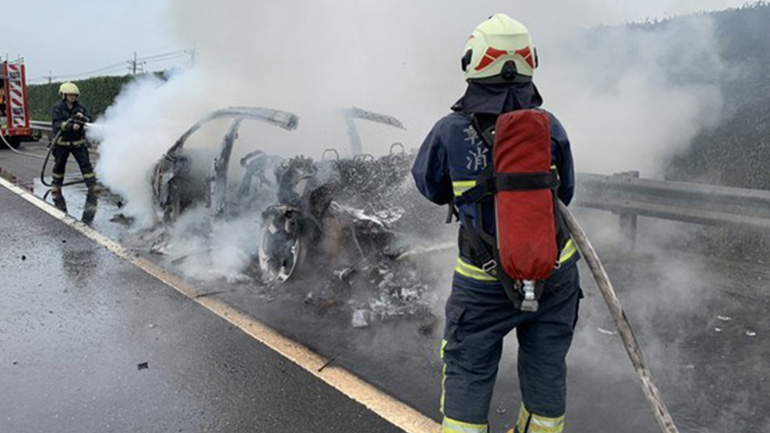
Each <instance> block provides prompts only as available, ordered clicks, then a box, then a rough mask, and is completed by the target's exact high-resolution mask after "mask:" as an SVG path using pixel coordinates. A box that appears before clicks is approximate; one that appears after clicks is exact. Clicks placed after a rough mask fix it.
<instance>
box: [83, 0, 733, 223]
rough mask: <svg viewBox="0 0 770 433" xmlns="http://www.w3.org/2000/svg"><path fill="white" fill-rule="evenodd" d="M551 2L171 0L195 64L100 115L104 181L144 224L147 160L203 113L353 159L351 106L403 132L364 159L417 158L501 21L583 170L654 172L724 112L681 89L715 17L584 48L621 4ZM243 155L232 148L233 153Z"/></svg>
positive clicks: (708, 68)
mask: <svg viewBox="0 0 770 433" xmlns="http://www.w3.org/2000/svg"><path fill="white" fill-rule="evenodd" d="M557 3H558V4H557V5H549V6H548V7H547V8H546V7H544V6H540V5H537V6H535V5H529V6H523V7H519V8H517V10H513V9H512V8H511V7H510V5H509V4H508V3H507V2H503V1H487V2H474V3H473V4H472V5H471V4H462V3H457V4H453V3H450V4H447V3H446V2H441V3H439V2H437V1H436V0H434V1H429V2H420V3H419V4H413V3H410V4H408V5H407V4H406V3H405V2H374V1H364V2H356V3H346V4H341V3H339V2H332V1H328V0H327V1H313V2H309V1H291V2H284V3H280V4H278V3H269V4H265V2H247V1H228V2H221V3H219V4H218V5H217V7H216V8H211V7H209V6H210V4H209V3H206V2H204V1H201V0H196V1H184V2H182V1H169V2H168V5H167V11H166V12H167V17H168V20H169V22H170V23H171V25H172V31H173V33H174V34H175V35H176V36H177V37H178V38H179V41H180V43H183V44H188V43H189V42H190V41H196V43H197V47H198V53H199V54H198V56H197V63H196V67H195V68H194V69H191V70H184V71H179V72H178V73H176V74H174V75H172V76H171V77H170V78H169V80H168V81H166V82H162V81H161V80H159V79H155V78H146V79H143V80H140V81H139V82H137V83H135V84H133V85H131V86H129V87H128V88H126V89H125V90H124V92H123V93H122V94H121V96H120V97H119V98H118V100H117V101H116V102H115V104H114V105H113V106H112V107H111V108H110V110H109V111H108V112H107V113H106V114H105V116H104V118H102V119H100V123H102V124H103V125H104V127H105V128H104V129H105V132H104V134H102V136H101V137H99V138H100V139H101V141H102V145H101V149H100V150H101V158H100V164H99V167H98V174H99V176H100V178H101V179H102V180H103V182H104V183H105V184H106V185H107V186H109V187H110V188H112V189H114V190H115V191H117V192H119V193H120V194H122V195H124V196H125V198H126V199H127V201H128V206H129V207H128V209H127V211H128V213H130V214H132V215H134V216H138V217H140V221H142V222H144V223H149V222H151V221H152V220H153V215H152V212H151V206H150V204H151V195H150V188H149V178H150V170H151V169H152V166H153V165H154V163H155V162H156V161H158V159H159V158H160V156H161V155H162V154H163V152H164V151H165V150H166V149H167V148H168V147H169V146H170V145H171V144H173V142H174V140H175V139H176V138H177V137H178V136H179V134H181V133H182V132H183V131H184V130H185V129H186V127H188V126H189V125H191V124H192V123H193V122H195V121H196V120H198V119H199V118H200V117H202V116H203V115H205V114H206V113H208V112H210V111H212V110H214V109H217V108H222V107H225V106H236V105H249V106H264V107H270V108H277V109H283V110H288V111H292V112H295V113H297V114H299V115H300V117H301V120H300V128H299V130H298V131H297V132H295V133H284V132H283V131H278V130H277V129H275V128H270V127H259V128H254V127H249V126H245V128H244V132H243V133H242V134H241V135H242V136H243V137H245V138H247V141H248V144H249V145H250V146H258V147H261V148H263V149H265V150H266V151H268V152H272V153H278V154H281V155H284V156H288V155H292V154H298V153H304V154H307V155H311V156H314V157H318V156H319V155H320V153H321V151H322V150H323V149H325V148H328V147H336V148H338V149H342V150H346V149H347V139H346V136H345V126H344V122H343V121H342V119H341V117H340V116H339V115H338V114H337V112H336V111H335V110H339V109H341V108H345V107H350V106H352V105H356V106H359V107H362V108H365V109H370V110H374V111H379V112H384V113H388V114H392V115H394V116H396V117H398V118H400V119H401V120H402V121H403V122H404V123H405V124H406V126H407V128H408V131H407V132H400V131H396V130H393V129H391V128H388V127H384V126H379V125H376V126H372V125H361V128H362V136H363V141H364V146H365V148H364V151H365V152H368V153H373V154H382V153H385V152H387V149H388V148H389V146H390V144H391V143H392V142H394V141H401V142H404V143H406V144H407V146H408V147H417V146H419V144H420V142H421V140H422V138H423V137H424V136H425V134H426V133H427V131H428V130H429V129H430V127H431V126H432V124H433V122H435V121H436V119H438V118H440V117H441V116H443V115H444V114H445V113H446V112H447V111H448V107H449V106H450V105H451V104H452V103H453V102H454V101H455V100H456V99H457V98H458V97H459V96H460V95H461V93H462V91H463V81H462V75H461V72H460V71H459V66H458V63H459V61H458V58H459V57H460V54H461V53H460V51H461V47H462V45H463V43H464V40H465V38H466V37H467V34H469V33H470V31H471V29H472V28H473V27H474V26H475V25H476V24H477V23H478V22H479V21H481V20H483V19H484V18H485V17H486V16H488V15H489V14H491V13H493V12H497V11H503V12H508V13H510V14H511V15H513V16H517V17H519V18H520V19H521V20H523V21H524V22H525V23H527V24H528V25H529V27H530V30H531V31H532V33H533V35H534V38H535V41H536V43H537V44H538V46H539V51H540V57H541V60H542V67H541V69H540V70H539V71H538V75H537V77H536V83H537V84H538V86H539V88H540V89H541V92H542V93H543V94H544V96H545V99H546V108H549V109H552V110H553V111H554V112H555V113H556V114H557V116H559V117H560V118H561V119H562V121H563V123H564V124H565V126H566V128H567V130H568V132H569V134H570V136H571V137H572V141H573V151H574V154H575V159H576V163H577V168H578V169H579V170H584V171H593V172H610V171H619V170H632V169H636V170H641V171H642V172H643V175H648V176H654V175H656V174H658V173H659V172H660V168H661V166H662V162H663V161H665V159H666V158H668V157H670V156H671V155H672V154H673V152H675V151H676V150H680V149H683V148H686V147H687V145H688V144H689V141H690V140H691V139H692V138H693V137H694V135H695V134H696V133H697V132H698V131H699V130H700V129H702V128H703V127H708V126H710V125H713V124H714V122H715V120H716V119H717V118H718V116H719V113H720V109H721V95H720V91H719V85H718V83H717V82H715V81H713V80H712V81H708V82H707V81H703V80H701V81H696V82H694V83H691V82H690V81H688V77H687V76H683V78H681V79H680V80H678V81H677V80H676V79H675V78H676V76H677V74H679V75H680V76H682V74H691V73H692V72H693V71H695V72H696V73H697V74H696V75H695V76H696V78H701V77H703V76H704V75H711V76H714V77H719V76H720V75H722V74H723V72H724V70H725V67H724V66H723V65H722V64H721V62H720V61H719V58H718V56H717V54H716V50H715V48H716V43H715V40H716V37H715V35H714V29H713V26H712V24H711V22H710V20H709V18H708V17H707V16H699V17H697V18H692V19H688V20H687V21H686V22H684V23H681V22H680V23H678V24H677V25H676V26H669V27H668V28H667V29H666V30H662V31H661V30H656V31H655V32H649V31H644V30H640V29H636V30H629V29H625V28H615V29H605V31H603V32H602V33H601V35H602V36H601V37H597V36H594V37H591V34H590V33H588V32H587V31H586V27H587V26H590V25H594V24H597V23H600V22H615V21H617V20H618V19H621V18H622V17H623V14H622V13H621V12H622V11H620V9H619V7H613V6H611V5H609V4H606V2H601V1H594V2H588V3H587V4H586V3H584V2H581V4H580V5H579V6H578V5H575V4H573V3H571V2H567V1H560V2H557ZM553 11H556V12H553ZM430 17H433V18H430ZM672 77H673V78H672ZM359 123H364V122H359ZM207 137H209V136H207ZM209 141H210V143H204V145H209V146H218V144H219V137H218V136H217V135H215V134H211V135H210V140H209ZM248 150H252V148H249V149H240V148H239V146H238V145H236V150H235V152H236V153H235V154H236V156H237V155H238V154H240V153H244V152H246V151H248Z"/></svg>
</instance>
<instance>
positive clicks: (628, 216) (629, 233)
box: [614, 171, 639, 250]
mask: <svg viewBox="0 0 770 433" xmlns="http://www.w3.org/2000/svg"><path fill="white" fill-rule="evenodd" d="M614 176H618V177H625V178H635V179H638V178H639V172H638V171H626V172H623V173H615V174H614ZM620 233H621V234H622V236H623V240H624V241H625V242H624V245H623V247H624V249H628V250H632V249H633V248H634V245H635V244H636V214H635V213H621V214H620Z"/></svg>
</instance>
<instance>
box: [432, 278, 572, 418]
mask: <svg viewBox="0 0 770 433" xmlns="http://www.w3.org/2000/svg"><path fill="white" fill-rule="evenodd" d="M465 266H467V265H465ZM581 297H582V292H581V290H580V279H579V276H578V270H577V266H576V265H575V264H574V263H573V264H571V265H569V266H568V267H566V268H563V269H559V270H557V271H556V272H555V273H554V274H553V275H552V276H551V277H550V278H549V279H548V280H547V281H546V288H545V290H544V292H543V296H542V297H541V299H540V308H539V309H538V311H537V312H534V313H530V312H522V311H520V310H516V309H514V308H513V305H512V304H511V301H510V300H508V298H507V297H506V295H505V293H504V292H503V289H502V287H501V286H500V284H499V282H497V281H479V280H478V279H474V278H471V277H468V276H465V275H461V274H460V273H459V272H456V273H455V275H454V281H453V285H452V294H451V295H450V296H449V299H448V300H447V303H446V328H445V331H444V341H443V342H442V350H441V356H442V358H443V361H444V374H443V377H444V380H443V382H444V383H443V393H442V398H441V410H442V413H443V414H444V421H443V431H444V432H453V433H486V432H487V431H488V427H487V415H488V413H489V406H490V400H491V399H492V390H493V388H494V384H495V379H496V377H497V371H498V364H499V362H500V357H501V355H502V352H503V337H505V335H506V334H508V333H509V332H510V331H512V330H513V329H514V328H515V329H516V336H517V338H518V341H519V353H518V373H519V382H520V386H521V394H522V397H523V402H522V407H521V411H520V413H519V420H518V422H517V432H518V433H559V432H561V431H562V429H563V424H564V412H565V408H566V394H567V384H566V381H567V365H566V362H565V357H566V356H567V351H568V350H569V347H570V344H571V343H572V335H573V332H574V329H575V323H576V322H577V313H578V303H579V299H580V298H581Z"/></svg>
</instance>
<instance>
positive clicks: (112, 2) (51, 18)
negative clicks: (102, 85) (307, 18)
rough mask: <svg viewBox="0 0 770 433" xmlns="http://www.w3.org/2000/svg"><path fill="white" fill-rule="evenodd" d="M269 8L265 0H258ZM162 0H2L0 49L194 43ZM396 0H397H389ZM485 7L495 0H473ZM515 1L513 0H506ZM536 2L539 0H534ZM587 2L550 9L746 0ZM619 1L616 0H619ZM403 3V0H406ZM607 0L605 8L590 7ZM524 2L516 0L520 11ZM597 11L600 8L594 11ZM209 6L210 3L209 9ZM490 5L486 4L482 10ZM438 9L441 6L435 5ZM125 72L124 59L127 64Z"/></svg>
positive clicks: (616, 19)
mask: <svg viewBox="0 0 770 433" xmlns="http://www.w3.org/2000/svg"><path fill="white" fill-rule="evenodd" d="M230 1H232V0H223V1H218V2H211V3H210V4H211V5H212V7H216V8H225V7H227V6H228V4H229V3H230ZM259 2H260V3H264V7H265V8H269V7H270V4H271V3H272V2H271V1H267V0H259ZM170 3H171V2H170V1H168V0H109V1H106V0H81V1H79V2H77V3H72V2H61V1H56V0H24V1H18V0H0V11H2V14H3V16H4V17H5V18H7V17H8V15H7V14H8V11H12V13H13V14H14V15H15V16H14V17H13V18H12V19H4V20H3V24H2V26H0V56H2V57H5V56H6V54H8V55H9V56H10V57H11V58H15V57H16V56H17V55H21V56H23V57H24V58H25V59H26V63H27V68H28V77H29V78H30V79H31V80H36V79H37V80H38V81H39V80H41V79H42V80H45V77H47V76H48V75H49V73H50V74H52V75H53V76H54V77H56V76H60V77H67V76H69V75H71V74H79V73H81V72H87V71H92V70H96V69H100V68H103V67H106V66H111V65H115V66H114V68H112V69H110V70H109V72H112V73H120V72H122V71H123V69H122V67H121V66H120V65H119V63H121V62H127V61H128V60H130V59H131V58H132V56H133V53H134V52H136V53H137V55H138V56H139V57H146V56H153V55H158V54H163V53H168V52H172V51H177V50H185V49H192V47H193V46H194V44H195V43H196V41H195V40H192V38H185V37H183V36H180V35H179V34H178V32H176V31H175V29H174V28H173V25H171V24H169V23H170V22H171V21H172V20H171V19H170V17H169V16H168V14H170V13H172V12H171V10H172V8H170V7H169V4H170ZM392 3H398V2H392ZM461 3H466V2H465V1H462V0H450V1H446V2H445V3H444V4H445V5H447V7H448V8H450V9H451V8H453V7H460V4H461ZM474 3H475V4H477V5H479V6H480V7H483V6H484V4H485V3H489V7H490V8H495V7H498V5H499V4H500V2H499V1H497V2H485V1H477V2H474ZM511 3H512V4H515V3H516V2H511ZM537 3H541V2H537ZM585 3H586V2H574V4H575V6H574V8H572V9H571V10H565V9H564V8H560V9H561V10H556V11H554V16H555V17H557V18H559V19H558V20H557V21H558V22H563V20H565V19H566V20H570V21H571V24H572V25H575V26H583V27H591V26H594V25H598V24H607V25H613V24H620V23H624V22H629V21H642V20H645V19H647V18H663V17H667V16H671V15H681V14H688V13H693V12H699V11H710V10H718V9H725V8H729V7H736V6H741V5H742V4H744V3H745V1H744V0H679V1H663V0H651V1H646V2H628V1H624V0H589V1H588V3H592V4H593V6H592V7H591V13H590V14H581V13H580V9H582V5H584V4H585ZM623 3H625V5H623V6H622V7H618V5H619V4H623ZM404 4H405V5H407V4H409V3H408V2H404ZM601 4H606V5H607V7H606V8H602V7H596V6H597V5H598V6H601ZM528 6H529V5H527V4H525V3H522V10H523V15H525V17H524V19H526V10H527V9H528ZM597 11H603V12H601V13H597ZM212 12H214V11H212ZM493 12H495V11H493V10H490V11H484V12H483V14H487V13H490V14H491V13H493ZM436 13H437V14H439V15H440V13H441V11H436ZM525 22H526V21H525ZM188 61H189V58H188V57H185V56H184V55H180V56H178V57H177V58H174V59H171V60H169V61H158V62H154V63H150V64H147V65H146V67H147V68H148V69H152V70H157V69H163V68H166V67H172V66H176V65H182V64H185V62H188ZM125 71H126V72H128V64H127V63H126V64H125Z"/></svg>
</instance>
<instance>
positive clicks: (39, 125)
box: [29, 120, 51, 131]
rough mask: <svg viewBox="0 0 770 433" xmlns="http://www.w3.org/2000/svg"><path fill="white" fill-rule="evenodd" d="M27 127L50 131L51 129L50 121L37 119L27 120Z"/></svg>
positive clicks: (34, 129)
mask: <svg viewBox="0 0 770 433" xmlns="http://www.w3.org/2000/svg"><path fill="white" fill-rule="evenodd" d="M29 127H30V128H31V129H32V130H33V131H50V130H51V122H41V121H38V120H30V121H29Z"/></svg>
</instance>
